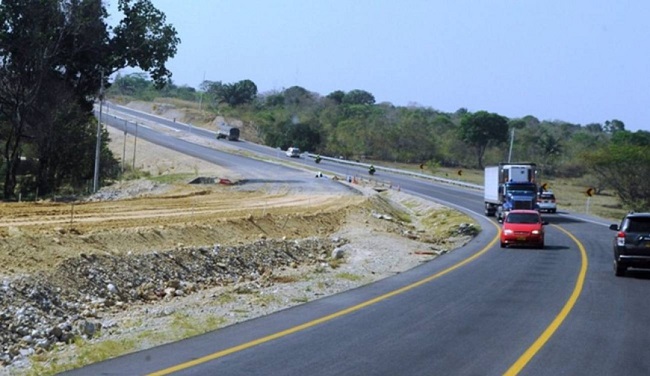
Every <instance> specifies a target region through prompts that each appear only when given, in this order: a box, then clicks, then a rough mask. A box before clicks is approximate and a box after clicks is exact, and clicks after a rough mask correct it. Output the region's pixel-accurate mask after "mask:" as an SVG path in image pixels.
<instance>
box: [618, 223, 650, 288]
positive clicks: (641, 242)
mask: <svg viewBox="0 0 650 376" xmlns="http://www.w3.org/2000/svg"><path fill="white" fill-rule="evenodd" d="M609 229H610V230H614V231H618V232H617V233H616V237H615V238H614V274H616V276H618V277H621V276H624V275H625V272H627V268H628V267H639V268H650V213H634V212H632V213H628V214H627V215H626V216H625V217H623V219H622V220H621V223H620V225H617V224H613V225H610V226H609Z"/></svg>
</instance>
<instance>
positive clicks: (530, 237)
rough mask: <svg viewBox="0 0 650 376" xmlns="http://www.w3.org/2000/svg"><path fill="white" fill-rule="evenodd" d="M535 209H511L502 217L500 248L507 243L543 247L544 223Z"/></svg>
mask: <svg viewBox="0 0 650 376" xmlns="http://www.w3.org/2000/svg"><path fill="white" fill-rule="evenodd" d="M547 224H548V222H546V221H544V220H542V216H541V215H540V214H539V212H538V211H537V210H523V209H517V210H511V211H510V212H508V214H506V217H505V218H504V219H503V224H502V227H501V248H505V247H507V246H509V245H525V246H533V247H536V248H544V225H547Z"/></svg>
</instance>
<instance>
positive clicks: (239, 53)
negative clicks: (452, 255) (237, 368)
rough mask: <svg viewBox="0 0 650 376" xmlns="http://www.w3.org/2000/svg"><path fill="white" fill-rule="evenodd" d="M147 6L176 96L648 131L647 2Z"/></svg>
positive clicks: (241, 1)
mask: <svg viewBox="0 0 650 376" xmlns="http://www.w3.org/2000/svg"><path fill="white" fill-rule="evenodd" d="M107 1H108V3H109V4H110V5H111V6H110V7H109V12H110V13H111V14H113V15H114V16H113V17H112V18H113V20H115V19H117V18H119V17H120V15H119V14H118V13H117V6H116V5H117V0H107ZM152 2H153V4H154V5H155V6H156V7H157V8H158V9H160V10H161V11H162V12H164V13H165V15H166V16H167V22H168V23H171V24H173V25H174V27H175V28H176V30H177V31H178V36H179V37H180V38H181V44H180V45H179V47H178V53H177V54H176V57H174V58H173V59H172V60H171V61H169V62H168V68H169V69H170V70H171V71H172V73H173V76H172V80H173V82H174V83H175V84H177V85H188V86H191V87H194V88H198V87H199V85H200V83H201V82H202V81H203V79H204V78H205V79H206V80H210V81H222V82H224V83H233V82H237V81H240V80H245V79H249V80H251V81H253V82H254V83H255V84H256V85H257V88H258V91H259V92H260V93H264V92H268V91H272V90H278V91H279V90H282V89H284V88H289V87H291V86H295V85H297V86H301V87H303V88H305V89H307V90H309V91H312V92H316V93H319V94H321V95H327V94H329V93H331V92H332V91H335V90H343V91H346V92H347V91H350V90H354V89H361V90H366V91H368V92H370V93H372V94H373V95H374V96H375V99H376V101H377V102H391V103H392V104H394V105H398V106H405V105H413V104H416V105H419V106H423V107H431V108H434V109H437V110H440V111H444V112H455V111H456V110H458V109H459V108H461V107H464V108H467V109H468V110H469V111H472V112H475V111H479V110H486V111H489V112H496V113H498V114H500V115H504V116H507V117H509V118H518V117H523V116H526V115H533V116H535V117H537V118H538V119H540V120H563V121H567V122H570V123H576V124H581V125H586V124H589V123H601V124H602V123H604V122H605V121H607V120H612V119H618V120H621V121H623V122H624V123H625V127H626V129H628V130H631V131H636V130H646V131H650V21H648V19H649V17H650V1H647V0H616V1H615V0H570V1H566V0H546V1H534V0H502V1H499V0H494V1H492V0H475V1H469V0H453V1H447V0H428V1H427V0H422V1H415V0H393V1H388V0H375V1H372V0H349V1H344V0H184V1H180V0H152Z"/></svg>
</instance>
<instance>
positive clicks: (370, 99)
mask: <svg viewBox="0 0 650 376" xmlns="http://www.w3.org/2000/svg"><path fill="white" fill-rule="evenodd" d="M342 103H343V104H351V105H355V104H360V105H371V104H375V97H374V96H373V95H372V94H370V93H369V92H367V91H365V90H352V91H349V92H347V93H345V95H344V96H343V100H342Z"/></svg>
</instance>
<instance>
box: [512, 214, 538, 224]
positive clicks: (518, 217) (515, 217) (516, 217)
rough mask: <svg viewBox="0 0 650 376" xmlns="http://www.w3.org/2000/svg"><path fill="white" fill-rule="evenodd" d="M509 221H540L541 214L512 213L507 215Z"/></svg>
mask: <svg viewBox="0 0 650 376" xmlns="http://www.w3.org/2000/svg"><path fill="white" fill-rule="evenodd" d="M506 222H508V223H538V222H539V216H538V215H537V214H533V213H530V214H529V213H511V214H509V215H508V216H507V217H506Z"/></svg>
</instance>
